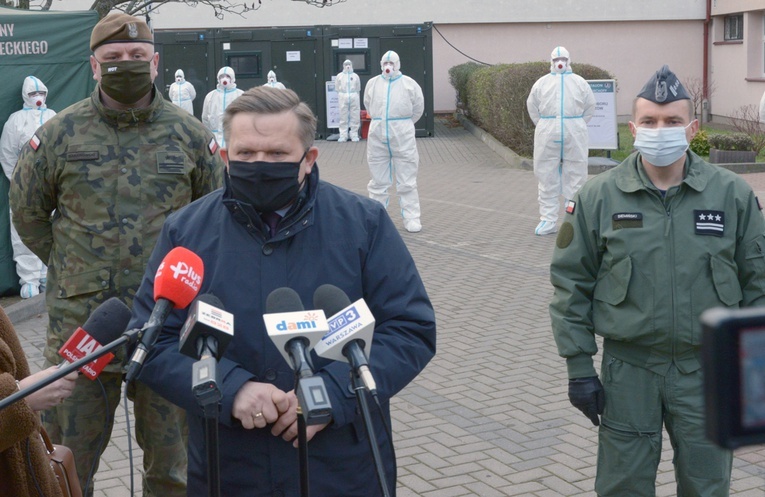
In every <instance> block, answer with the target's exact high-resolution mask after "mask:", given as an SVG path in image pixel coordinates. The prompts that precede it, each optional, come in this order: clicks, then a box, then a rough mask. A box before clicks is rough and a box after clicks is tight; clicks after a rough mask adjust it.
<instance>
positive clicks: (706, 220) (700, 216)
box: [693, 210, 725, 236]
mask: <svg viewBox="0 0 765 497" xmlns="http://www.w3.org/2000/svg"><path fill="white" fill-rule="evenodd" d="M693 222H694V225H695V226H696V234H697V235H711V236H723V232H724V231H725V212H723V211H708V210H701V211H700V210H694V211H693Z"/></svg>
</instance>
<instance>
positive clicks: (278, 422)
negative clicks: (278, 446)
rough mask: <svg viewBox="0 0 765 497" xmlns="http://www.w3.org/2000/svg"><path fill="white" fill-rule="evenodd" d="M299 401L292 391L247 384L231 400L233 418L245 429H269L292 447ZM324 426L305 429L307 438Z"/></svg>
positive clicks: (294, 441)
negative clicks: (232, 400)
mask: <svg viewBox="0 0 765 497" xmlns="http://www.w3.org/2000/svg"><path fill="white" fill-rule="evenodd" d="M297 407H298V400H297V396H296V395H295V391H294V390H291V391H289V392H284V391H282V390H279V389H278V388H276V387H275V386H273V385H271V384H270V383H258V382H255V381H248V382H247V383H245V384H244V385H242V388H240V389H239V391H238V392H237V393H236V397H234V406H233V408H232V410H231V414H232V416H234V418H236V419H238V420H239V421H241V423H242V427H243V428H244V429H245V430H252V429H254V428H265V427H266V426H268V425H272V426H271V434H272V435H273V436H275V437H281V438H282V439H284V440H285V441H287V442H292V445H293V446H295V447H297V445H298V440H297V436H298V424H297ZM326 426H327V424H323V425H311V426H308V427H306V438H307V440H308V441H310V440H311V439H312V438H313V436H314V435H315V434H316V433H318V432H320V431H321V430H323V429H324V428H326Z"/></svg>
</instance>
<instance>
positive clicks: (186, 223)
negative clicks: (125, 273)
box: [131, 167, 436, 497]
mask: <svg viewBox="0 0 765 497" xmlns="http://www.w3.org/2000/svg"><path fill="white" fill-rule="evenodd" d="M267 232H268V228H267V227H266V226H264V224H263V223H262V222H261V220H260V218H259V216H258V215H257V214H256V213H255V211H254V210H253V209H252V207H251V206H249V205H247V204H242V203H240V202H238V201H236V200H234V199H232V198H231V196H230V193H229V188H228V186H227V187H226V188H223V189H220V190H217V191H215V192H213V193H211V194H209V195H207V196H205V197H203V198H201V199H199V200H198V201H196V202H193V203H192V204H190V205H188V206H186V207H184V208H183V209H180V210H179V211H177V212H176V213H174V214H172V215H171V216H170V217H169V218H168V220H167V222H166V223H165V225H164V227H163V228H162V233H161V234H160V237H159V240H158V242H157V245H156V247H155V249H154V252H153V254H152V256H151V259H150V261H149V264H148V267H147V269H146V274H145V276H144V280H143V283H142V284H141V287H140V288H139V290H138V293H137V295H136V297H135V302H134V307H133V319H132V322H131V327H132V326H140V325H142V324H143V323H145V322H146V321H147V320H148V318H149V315H150V313H151V310H152V308H153V306H154V299H153V292H154V290H153V280H154V275H155V273H156V270H157V267H158V265H159V263H160V262H161V261H162V259H163V258H164V256H165V255H166V254H167V253H168V252H169V251H170V250H171V249H172V248H173V247H176V246H182V247H185V248H187V249H189V250H191V251H192V252H194V253H196V254H197V255H199V256H200V257H201V258H202V260H203V262H204V278H203V282H202V287H201V289H200V294H202V293H212V294H214V295H215V296H217V297H218V298H219V299H220V300H221V301H222V302H223V304H224V306H225V308H226V310H227V311H229V312H231V313H232V314H233V315H234V328H235V330H234V337H233V339H232V341H231V343H230V344H229V346H228V348H227V350H226V352H225V355H224V357H223V358H222V359H221V360H220V362H219V365H218V380H219V386H220V388H221V390H222V393H223V399H222V402H221V410H220V422H219V441H220V444H219V453H220V475H221V495H226V496H227V497H237V496H242V497H244V496H247V497H255V496H264V497H265V496H268V497H272V496H298V495H299V463H298V451H297V449H295V448H293V447H292V444H291V443H288V442H285V441H284V440H282V439H281V438H277V437H274V436H273V435H271V433H270V427H269V428H266V429H262V430H261V429H254V430H245V429H243V428H242V426H241V425H240V424H239V422H238V420H235V419H234V418H232V416H231V409H232V405H233V401H234V396H235V395H236V392H237V391H238V390H239V388H240V387H241V386H242V385H243V384H244V383H245V382H246V381H249V380H253V381H259V382H267V383H272V384H274V385H275V386H276V387H278V388H280V389H281V390H284V391H285V392H286V391H290V390H292V389H293V387H294V373H293V371H292V369H291V368H290V366H289V365H288V364H287V362H286V361H285V360H284V358H283V357H282V355H281V354H280V352H279V351H278V350H277V348H276V346H275V345H273V343H272V342H271V340H270V339H269V337H268V335H267V333H266V330H265V326H264V323H263V318H262V316H263V313H264V311H265V303H266V298H267V297H268V295H269V294H270V293H271V292H272V291H273V290H275V289H277V288H280V287H289V288H292V289H294V290H295V291H296V292H297V293H298V294H299V295H300V297H301V299H302V301H303V303H304V304H305V306H306V308H307V309H310V308H311V307H312V305H311V304H312V300H313V293H314V291H315V290H316V288H317V287H319V286H320V285H322V284H325V283H329V284H333V285H335V286H337V287H339V288H341V289H342V290H343V291H345V292H346V293H347V294H348V296H349V298H350V300H351V301H355V300H357V299H359V298H364V299H365V301H366V303H367V305H368V306H369V309H370V310H371V312H372V314H373V315H374V316H375V319H376V326H375V334H374V340H373V343H372V348H371V352H370V359H369V360H370V369H371V371H372V373H373V375H374V377H375V379H376V382H377V387H378V392H379V398H380V402H381V404H382V409H383V418H384V419H385V423H386V424H388V426H389V427H390V413H389V399H390V398H391V397H392V396H393V395H395V394H396V393H397V392H398V391H400V390H401V389H403V388H404V387H405V386H406V385H407V384H408V383H409V382H410V381H412V379H413V378H414V377H415V376H417V374H418V373H419V372H420V371H422V369H423V368H424V367H425V365H426V364H427V363H428V361H430V359H431V358H432V357H433V355H434V354H435V344H436V325H435V315H434V312H433V307H432V305H431V303H430V300H429V299H428V295H427V293H426V291H425V288H424V286H423V283H422V280H421V279H420V276H419V273H418V272H417V269H416V267H415V264H414V261H413V259H412V257H411V255H410V253H409V251H408V250H407V248H406V246H405V244H404V242H403V240H402V239H401V237H400V235H399V234H398V231H397V230H396V228H395V227H394V225H393V223H392V221H391V220H390V218H389V216H388V214H387V212H386V211H385V210H384V209H383V208H382V206H381V205H380V204H379V203H377V202H375V201H372V200H370V199H367V198H364V197H361V196H359V195H356V194H354V193H351V192H349V191H346V190H343V189H341V188H339V187H336V186H334V185H331V184H329V183H325V182H320V181H319V174H318V168H317V167H314V169H313V171H312V173H311V175H310V176H309V178H308V186H307V188H306V189H304V192H303V194H302V195H301V197H300V200H299V202H298V203H297V205H296V206H295V207H294V208H293V209H292V210H291V211H290V212H289V213H287V215H286V216H285V217H284V219H282V222H281V223H280V225H279V228H278V233H277V234H276V235H275V236H274V237H273V238H272V239H267V236H266V235H265V234H266V233H267ZM186 314H187V312H186V311H185V310H178V311H173V312H172V313H171V314H170V316H169V318H168V319H167V321H166V324H165V327H164V329H163V332H162V333H161V335H160V338H159V340H158V341H157V344H156V346H155V347H154V349H153V351H152V353H151V354H150V355H149V357H148V358H147V360H146V363H145V365H144V367H143V370H142V372H141V375H140V377H139V378H140V380H141V381H143V382H144V383H146V384H147V385H149V386H150V387H151V388H152V389H154V390H155V391H157V392H158V393H159V394H160V395H162V396H163V397H166V398H167V399H169V400H170V401H172V402H174V403H175V404H177V405H179V406H181V407H183V408H184V409H186V411H187V412H188V413H189V469H188V473H189V480H188V489H189V490H188V494H189V495H199V496H205V495H207V465H206V464H207V463H206V449H205V442H204V438H205V429H204V423H203V418H202V413H201V409H200V408H199V406H198V405H197V402H196V400H195V398H194V396H193V394H192V392H191V366H192V363H193V362H194V360H193V359H191V358H189V357H186V356H183V355H181V354H180V353H179V352H178V332H179V329H180V328H181V326H182V325H183V322H184V320H185V319H186ZM313 356H314V366H315V367H316V369H317V370H318V374H320V375H321V376H322V377H323V378H324V382H325V384H326V386H327V390H328V393H329V396H330V400H331V403H332V408H333V421H332V424H331V425H330V426H328V427H327V428H325V429H324V430H322V431H320V432H319V433H317V434H316V435H315V436H314V438H313V439H312V440H311V441H310V442H309V444H308V454H309V469H310V488H311V494H312V495H316V496H324V497H329V496H344V497H350V496H358V497H370V496H375V495H380V494H381V492H380V490H379V483H378V480H377V472H376V470H375V467H374V460H373V458H372V453H371V451H370V448H369V442H368V440H367V434H366V431H365V428H364V425H363V419H362V417H361V415H360V413H359V412H357V402H356V397H355V395H354V394H353V393H352V391H351V390H350V389H349V382H350V380H349V378H350V376H349V367H348V365H347V364H345V363H341V362H330V361H325V360H323V359H320V358H318V357H316V355H315V354H313ZM370 406H371V408H372V419H373V422H374V423H373V424H374V425H375V433H376V437H377V440H378V445H379V446H380V451H381V453H382V457H383V462H384V466H385V471H386V475H387V481H388V488H389V489H390V490H391V492H395V488H396V461H395V454H394V453H393V450H392V444H391V441H390V440H389V437H388V436H387V434H386V431H385V429H384V427H383V424H382V421H381V417H380V416H379V413H378V412H376V411H377V407H376V406H375V404H374V403H370Z"/></svg>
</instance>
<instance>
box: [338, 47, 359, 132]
mask: <svg viewBox="0 0 765 497" xmlns="http://www.w3.org/2000/svg"><path fill="white" fill-rule="evenodd" d="M335 91H336V92H337V102H338V107H339V117H340V138H338V140H337V141H339V142H344V141H346V140H348V135H349V133H348V128H350V138H351V141H354V142H357V141H359V124H361V103H360V98H359V93H360V92H361V80H360V79H359V76H358V74H356V73H355V72H353V63H352V62H351V61H350V60H346V61H345V62H343V72H341V73H340V74H338V75H337V77H336V78H335Z"/></svg>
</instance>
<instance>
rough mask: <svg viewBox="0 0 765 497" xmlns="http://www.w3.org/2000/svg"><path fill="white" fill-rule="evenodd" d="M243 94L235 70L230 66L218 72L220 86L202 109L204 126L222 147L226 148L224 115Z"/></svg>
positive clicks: (208, 97) (211, 94)
mask: <svg viewBox="0 0 765 497" xmlns="http://www.w3.org/2000/svg"><path fill="white" fill-rule="evenodd" d="M242 93H244V92H243V91H242V90H240V89H239V88H237V87H236V74H234V70H233V69H231V68H230V67H228V66H224V67H221V68H220V70H219V71H218V86H216V88H215V89H214V90H213V91H211V92H210V93H208V94H207V96H206V97H205V103H204V106H203V107H202V124H204V125H205V126H207V129H209V130H210V131H212V132H213V134H214V135H215V139H216V140H217V141H218V144H219V145H220V146H221V147H225V146H226V143H225V141H224V140H223V113H224V112H225V111H226V107H228V105H229V104H230V103H231V102H233V101H234V100H236V98H237V97H238V96H239V95H241V94H242Z"/></svg>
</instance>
